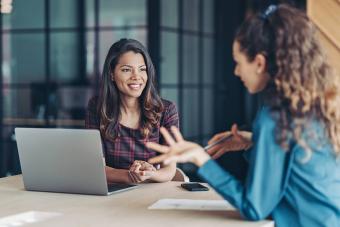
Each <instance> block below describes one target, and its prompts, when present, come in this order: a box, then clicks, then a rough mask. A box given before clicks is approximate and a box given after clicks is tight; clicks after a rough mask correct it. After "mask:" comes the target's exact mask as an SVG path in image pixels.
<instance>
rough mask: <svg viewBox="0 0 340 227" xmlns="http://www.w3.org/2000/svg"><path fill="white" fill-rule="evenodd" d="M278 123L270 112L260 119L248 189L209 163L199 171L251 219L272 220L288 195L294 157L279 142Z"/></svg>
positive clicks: (250, 161)
mask: <svg viewBox="0 0 340 227" xmlns="http://www.w3.org/2000/svg"><path fill="white" fill-rule="evenodd" d="M274 129H275V122H274V120H273V119H272V117H271V116H270V113H269V111H268V110H265V109H264V110H263V111H261V112H260V113H259V115H258V116H257V119H256V120H255V124H254V130H253V133H254V134H253V144H254V145H253V148H252V150H251V151H250V153H249V170H248V175H247V179H246V182H245V185H243V184H242V183H241V182H240V181H238V180H237V179H236V178H235V177H234V176H232V175H231V174H230V173H228V172H226V171H225V170H223V169H222V168H221V167H220V166H219V165H218V164H217V163H216V162H215V161H214V160H209V161H208V162H207V163H205V164H204V165H203V166H202V167H201V168H200V169H199V171H198V174H199V175H200V176H201V177H202V178H204V179H205V180H206V181H207V182H208V183H209V184H210V185H211V186H212V187H213V188H214V189H215V190H216V191H217V192H218V193H219V194H221V195H222V196H223V197H224V198H225V199H226V200H228V201H229V202H230V203H231V204H232V205H233V206H234V207H236V208H237V209H238V210H239V211H240V213H241V214H242V215H243V216H244V217H245V218H247V219H250V220H260V219H264V218H266V217H268V216H269V215H270V214H271V212H272V211H273V209H274V208H275V207H276V206H277V205H278V203H279V202H280V200H281V198H282V197H283V195H284V193H285V187H286V183H287V179H288V177H289V172H290V171H289V170H290V166H291V163H290V153H287V152H285V151H283V150H282V148H281V147H280V146H279V145H278V144H277V143H276V141H275V130H274Z"/></svg>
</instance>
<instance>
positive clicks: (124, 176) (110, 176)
mask: <svg viewBox="0 0 340 227" xmlns="http://www.w3.org/2000/svg"><path fill="white" fill-rule="evenodd" d="M105 173H106V180H107V182H109V183H131V180H130V177H129V171H128V170H126V169H115V168H112V167H109V166H105Z"/></svg>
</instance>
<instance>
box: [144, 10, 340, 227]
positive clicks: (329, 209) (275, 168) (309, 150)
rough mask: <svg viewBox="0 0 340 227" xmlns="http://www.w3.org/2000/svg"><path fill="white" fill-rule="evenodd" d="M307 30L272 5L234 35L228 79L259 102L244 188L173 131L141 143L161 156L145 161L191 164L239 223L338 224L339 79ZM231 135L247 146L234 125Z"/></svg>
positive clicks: (302, 19)
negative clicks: (158, 140) (239, 83)
mask: <svg viewBox="0 0 340 227" xmlns="http://www.w3.org/2000/svg"><path fill="white" fill-rule="evenodd" d="M315 32H316V31H315V27H314V26H313V24H312V22H311V21H310V20H309V19H308V18H307V16H306V15H305V14H304V13H302V12H300V11H298V10H297V9H294V8H291V7H289V6H287V5H278V6H275V5H272V6H270V7H269V8H268V9H267V10H266V11H265V12H264V13H263V14H260V15H255V16H253V17H252V18H250V19H248V20H246V21H245V22H244V23H243V24H242V25H241V27H240V28H239V30H238V32H237V33H236V36H235V39H234V43H233V57H234V59H235V62H236V67H235V75H237V76H238V77H239V78H240V79H241V80H242V81H243V83H244V85H245V86H246V87H247V89H248V91H249V92H250V93H252V94H254V93H258V92H263V93H264V94H265V95H264V97H265V99H266V100H265V104H264V107H263V108H262V109H261V110H260V111H259V112H258V114H257V117H256V119H255V122H254V124H253V135H252V137H251V143H252V147H251V149H250V150H248V153H247V155H248V156H247V158H248V161H249V170H248V174H247V178H246V181H245V183H242V182H240V181H238V180H237V179H236V178H235V177H234V176H233V175H231V174H230V173H229V172H227V171H225V170H224V169H222V168H221V167H220V166H218V164H217V163H216V162H215V161H214V160H212V159H211V157H210V156H209V155H208V154H207V153H206V152H205V151H204V149H203V148H202V147H201V146H199V145H198V144H195V143H191V142H188V141H185V140H184V139H183V137H182V135H181V133H180V132H179V131H178V129H177V128H175V127H172V128H171V131H172V133H173V135H174V138H173V137H172V136H171V135H170V134H169V133H168V131H167V130H166V129H161V132H162V133H163V135H164V137H165V138H166V140H167V142H168V144H169V146H164V145H159V144H156V143H149V144H147V146H148V147H149V148H152V149H154V150H157V151H159V152H161V153H164V154H163V155H161V156H157V157H155V158H153V159H151V160H149V161H150V162H151V163H157V162H163V163H169V162H172V161H178V162H192V163H194V164H196V165H197V166H199V167H200V168H199V170H198V174H199V175H200V176H201V177H202V178H203V179H205V180H206V181H207V182H208V183H209V184H210V185H211V186H212V187H213V188H214V189H215V190H216V191H217V192H218V193H220V194H221V195H222V196H223V197H224V198H225V199H226V200H228V201H229V202H230V203H231V204H232V205H233V206H235V207H236V208H237V209H238V210H239V211H240V213H241V214H242V216H244V217H245V218H247V219H250V220H260V219H265V218H273V219H274V221H275V223H276V226H279V227H280V226H290V227H292V226H308V227H313V226H330V227H331V226H340V160H339V157H340V108H339V105H340V81H339V77H338V76H336V75H335V74H334V72H333V71H332V69H331V67H330V66H329V65H328V63H327V62H326V60H325V57H324V55H323V53H322V47H321V46H320V44H319V42H318V40H317V38H316V34H315ZM232 133H233V135H234V139H235V138H236V139H238V140H239V141H243V143H245V144H248V145H249V141H248V139H247V136H243V135H242V133H238V132H237V130H235V127H234V128H233V129H232ZM221 146H223V145H220V148H221ZM227 149H228V148H227Z"/></svg>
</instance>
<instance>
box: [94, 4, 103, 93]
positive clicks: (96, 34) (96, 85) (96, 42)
mask: <svg viewBox="0 0 340 227" xmlns="http://www.w3.org/2000/svg"><path fill="white" fill-rule="evenodd" d="M99 4H100V2H99V0H95V1H94V73H95V76H96V77H97V79H96V80H95V83H94V90H95V91H96V92H98V91H99V80H100V79H101V76H100V66H99V45H100V43H99V6H100V5H99Z"/></svg>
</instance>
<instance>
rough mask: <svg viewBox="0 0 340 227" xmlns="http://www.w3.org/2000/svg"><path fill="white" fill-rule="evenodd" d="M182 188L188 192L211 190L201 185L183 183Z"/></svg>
mask: <svg viewBox="0 0 340 227" xmlns="http://www.w3.org/2000/svg"><path fill="white" fill-rule="evenodd" d="M181 187H182V188H184V189H186V190H188V191H208V190H209V188H208V187H206V186H204V185H202V184H199V183H183V184H181Z"/></svg>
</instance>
